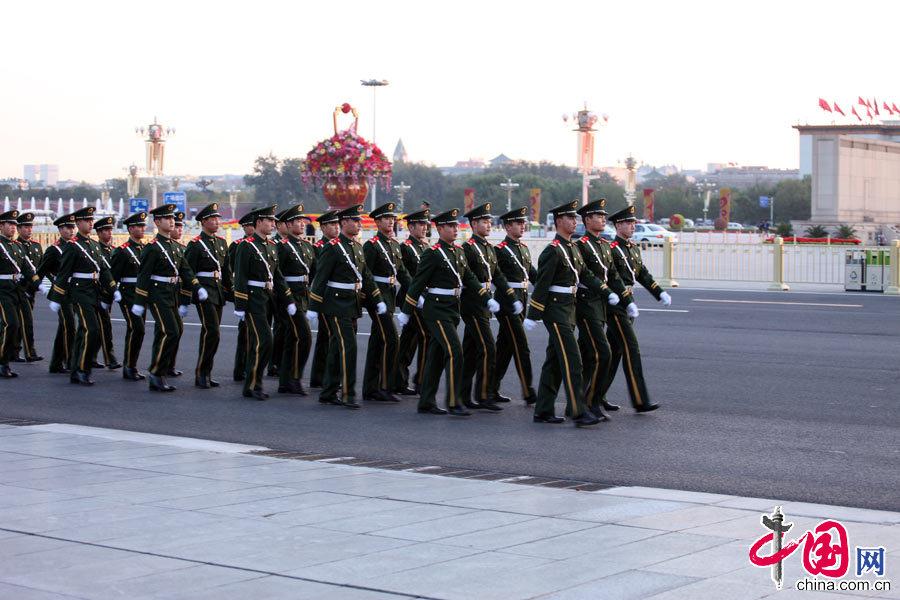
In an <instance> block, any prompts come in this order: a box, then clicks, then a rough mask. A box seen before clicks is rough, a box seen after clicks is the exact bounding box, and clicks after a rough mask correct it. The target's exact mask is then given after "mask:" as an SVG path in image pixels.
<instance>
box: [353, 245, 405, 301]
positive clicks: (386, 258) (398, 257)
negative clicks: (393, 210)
mask: <svg viewBox="0 0 900 600" xmlns="http://www.w3.org/2000/svg"><path fill="white" fill-rule="evenodd" d="M400 247H401V244H400V242H398V241H397V240H396V239H394V238H393V237H389V238H386V237H384V236H383V235H381V234H380V233H379V234H376V235H374V236H372V237H371V238H369V240H368V241H367V242H366V243H365V244H363V256H365V258H366V266H367V267H369V271H370V272H371V273H372V276H373V277H387V278H389V279H392V280H393V283H384V282H382V281H376V282H375V285H377V286H378V289H379V290H381V298H382V300H383V302H384V303H385V304H386V305H387V308H388V313H393V312H394V308H396V306H397V302H398V301H402V297H398V296H399V295H398V292H397V285H395V284H398V285H399V286H400V289H402V290H403V291H404V293H405V292H406V289H407V288H408V287H409V284H410V282H411V281H412V278H411V277H410V275H409V271H407V270H406V265H405V264H403V253H402V251H401V250H400Z"/></svg>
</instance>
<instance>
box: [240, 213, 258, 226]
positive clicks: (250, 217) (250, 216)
mask: <svg viewBox="0 0 900 600" xmlns="http://www.w3.org/2000/svg"><path fill="white" fill-rule="evenodd" d="M254 223H256V209H255V208H254V209H253V210H251V211H250V212H248V213H247V214H245V215H244V216H243V217H241V218H240V219H238V225H240V226H242V227H243V226H244V225H253V224H254Z"/></svg>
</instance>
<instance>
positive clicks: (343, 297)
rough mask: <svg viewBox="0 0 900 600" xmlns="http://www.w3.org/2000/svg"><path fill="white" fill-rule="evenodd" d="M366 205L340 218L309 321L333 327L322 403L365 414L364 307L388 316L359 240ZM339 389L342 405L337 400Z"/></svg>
mask: <svg viewBox="0 0 900 600" xmlns="http://www.w3.org/2000/svg"><path fill="white" fill-rule="evenodd" d="M362 212H363V207H362V204H357V205H355V206H351V207H348V208H345V209H344V210H341V211H340V212H338V221H339V223H340V227H341V233H340V235H339V236H338V237H336V238H334V239H333V240H331V241H330V242H328V244H327V245H326V246H325V250H323V251H322V255H321V256H320V257H319V260H318V261H317V262H316V276H315V279H314V280H313V284H312V288H311V289H310V292H309V298H310V301H309V310H307V312H306V317H307V318H308V319H309V320H310V322H313V321H315V320H317V317H318V315H317V314H316V313H322V319H323V320H327V321H328V326H329V327H328V329H329V334H330V337H329V344H328V360H327V361H326V363H325V376H324V381H323V382H322V392H321V394H320V395H319V402H321V403H323V404H337V405H343V406H345V407H346V408H353V409H356V408H360V406H361V405H360V404H359V403H358V402H356V321H357V319H359V318H360V317H361V316H362V306H363V303H365V304H366V305H374V306H375V311H376V314H379V315H383V314H386V313H387V304H386V303H385V302H384V300H383V299H382V297H381V290H380V289H378V286H377V285H376V284H375V281H374V280H373V279H372V274H371V273H370V272H369V269H368V267H367V266H366V259H365V256H364V255H363V249H362V246H361V245H360V243H359V242H357V241H356V236H357V235H359V230H360V228H361V227H362V224H361V221H362ZM338 389H340V390H341V395H342V399H341V400H339V399H338Z"/></svg>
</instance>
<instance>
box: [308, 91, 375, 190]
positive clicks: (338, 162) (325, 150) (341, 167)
mask: <svg viewBox="0 0 900 600" xmlns="http://www.w3.org/2000/svg"><path fill="white" fill-rule="evenodd" d="M341 108H342V112H344V113H346V112H347V110H343V109H344V108H348V109H349V105H345V106H344V107H341ZM300 178H301V179H302V181H303V183H304V184H305V185H310V184H312V185H316V186H321V185H323V184H324V183H326V182H327V181H334V180H337V182H338V183H340V184H342V185H348V184H354V183H362V182H366V183H369V184H373V183H376V181H380V182H381V184H382V186H383V187H384V188H385V189H390V187H391V161H389V160H388V159H387V157H386V156H385V155H384V152H382V151H381V149H380V148H379V147H378V146H376V145H375V144H370V143H369V142H367V141H366V140H364V139H363V138H362V137H360V136H359V135H357V134H356V131H355V126H354V127H351V128H350V129H346V130H344V131H339V132H337V133H336V134H334V135H333V136H331V137H330V138H328V139H327V140H323V141H321V142H319V143H318V144H316V145H315V146H314V147H313V149H312V150H310V151H309V152H308V153H307V154H306V160H304V161H303V163H302V164H301V165H300Z"/></svg>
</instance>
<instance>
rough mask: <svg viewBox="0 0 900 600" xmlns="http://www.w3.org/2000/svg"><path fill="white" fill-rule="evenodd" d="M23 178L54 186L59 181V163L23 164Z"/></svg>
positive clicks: (31, 181) (30, 181)
mask: <svg viewBox="0 0 900 600" xmlns="http://www.w3.org/2000/svg"><path fill="white" fill-rule="evenodd" d="M24 171H25V173H24V175H25V180H26V181H28V182H29V183H38V182H40V183H42V184H43V185H45V186H55V185H56V183H57V182H58V181H59V165H25V169H24Z"/></svg>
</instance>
